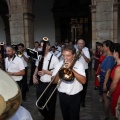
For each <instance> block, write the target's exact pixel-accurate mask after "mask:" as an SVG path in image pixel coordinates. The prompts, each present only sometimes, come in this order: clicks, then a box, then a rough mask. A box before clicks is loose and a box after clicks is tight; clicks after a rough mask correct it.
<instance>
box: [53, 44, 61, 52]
mask: <svg viewBox="0 0 120 120" xmlns="http://www.w3.org/2000/svg"><path fill="white" fill-rule="evenodd" d="M54 45H55V48H56V50H58V51H59V52H61V47H60V46H59V45H58V43H57V42H55V43H54Z"/></svg>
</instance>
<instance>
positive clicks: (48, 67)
mask: <svg viewBox="0 0 120 120" xmlns="http://www.w3.org/2000/svg"><path fill="white" fill-rule="evenodd" d="M52 57H53V54H52V55H51V57H50V60H49V63H48V70H49V71H50V69H49V67H50V63H51V60H52Z"/></svg>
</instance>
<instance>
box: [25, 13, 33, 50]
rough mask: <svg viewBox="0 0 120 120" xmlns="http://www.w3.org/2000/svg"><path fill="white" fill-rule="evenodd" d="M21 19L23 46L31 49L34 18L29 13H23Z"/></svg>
mask: <svg viewBox="0 0 120 120" xmlns="http://www.w3.org/2000/svg"><path fill="white" fill-rule="evenodd" d="M23 19H24V39H25V46H26V47H30V48H33V47H34V29H33V20H34V16H33V14H30V13H24V14H23Z"/></svg>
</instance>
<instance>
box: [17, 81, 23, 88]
mask: <svg viewBox="0 0 120 120" xmlns="http://www.w3.org/2000/svg"><path fill="white" fill-rule="evenodd" d="M16 83H17V84H18V86H19V88H20V90H21V88H22V80H20V81H16Z"/></svg>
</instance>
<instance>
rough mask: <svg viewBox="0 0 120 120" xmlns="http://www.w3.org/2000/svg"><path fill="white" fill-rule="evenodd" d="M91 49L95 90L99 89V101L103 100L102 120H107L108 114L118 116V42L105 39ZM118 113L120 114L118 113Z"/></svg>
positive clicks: (119, 92) (119, 55)
mask: <svg viewBox="0 0 120 120" xmlns="http://www.w3.org/2000/svg"><path fill="white" fill-rule="evenodd" d="M91 51H92V60H93V65H92V67H93V69H94V73H95V90H98V91H99V94H100V99H99V100H100V102H104V108H105V115H104V118H105V119H104V120H109V117H110V114H111V113H112V115H113V116H115V120H117V119H120V117H119V116H118V113H119V112H120V111H119V108H120V105H119V103H120V101H119V96H120V72H119V69H120V61H119V60H120V44H119V43H113V42H112V41H111V40H106V41H104V42H103V43H100V42H97V43H96V50H94V51H93V50H91ZM119 115H120V114H119Z"/></svg>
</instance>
